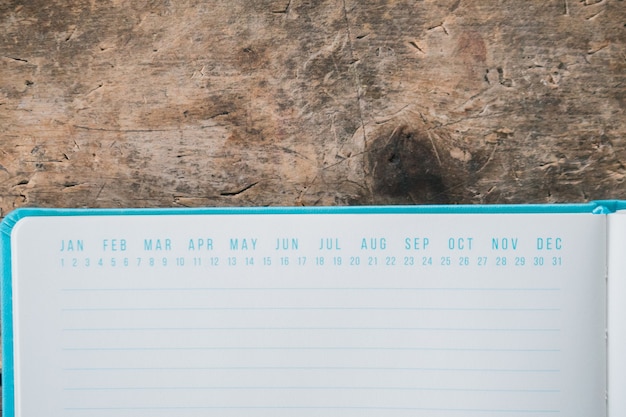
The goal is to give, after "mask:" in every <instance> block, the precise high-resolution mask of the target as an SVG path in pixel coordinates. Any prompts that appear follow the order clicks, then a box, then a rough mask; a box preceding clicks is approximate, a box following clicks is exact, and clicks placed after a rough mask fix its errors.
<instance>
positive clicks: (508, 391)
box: [64, 386, 561, 394]
mask: <svg viewBox="0 0 626 417" xmlns="http://www.w3.org/2000/svg"><path fill="white" fill-rule="evenodd" d="M166 390H172V391H180V390H189V391H211V390H216V391H238V390H242V391H257V390H259V391H263V390H268V391H275V390H279V391H283V390H284V391H287V390H296V391H301V390H314V391H319V390H333V391H336V390H345V391H352V390H354V391H360V390H363V391H442V392H506V393H525V394H529V393H539V394H546V393H549V394H552V393H559V392H561V391H560V390H558V389H478V388H435V387H342V386H328V387H291V386H285V387H262V386H261V387H259V386H249V387H245V386H242V387H226V386H224V387H222V386H212V387H194V386H189V387H69V388H64V391H166Z"/></svg>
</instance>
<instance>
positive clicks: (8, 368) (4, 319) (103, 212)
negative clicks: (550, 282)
mask: <svg viewBox="0 0 626 417" xmlns="http://www.w3.org/2000/svg"><path fill="white" fill-rule="evenodd" d="M622 209H626V201H616V200H599V201H594V202H589V203H582V204H514V205H458V206H444V205H433V206H341V207H211V208H150V209H145V208H140V209H67V208H19V209H16V210H14V211H12V212H11V213H9V215H7V216H6V217H5V219H4V220H3V221H2V223H1V224H0V286H1V291H0V296H1V299H0V305H1V308H2V313H1V328H2V374H3V375H2V416H3V417H14V416H15V398H14V395H15V387H14V352H13V315H12V312H13V297H12V294H13V293H12V285H11V233H12V231H13V229H14V228H15V226H16V225H17V223H18V222H19V221H20V220H21V219H23V218H25V217H44V216H122V215H123V216H135V215H136V216H139V215H176V214H178V215H180V214H185V215H211V214H213V215H218V214H235V215H237V214H270V215H271V214H541V213H543V214H549V213H555V214H567V213H590V214H608V213H612V212H615V211H617V210H622Z"/></svg>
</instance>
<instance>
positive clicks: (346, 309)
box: [61, 307, 560, 312]
mask: <svg viewBox="0 0 626 417" xmlns="http://www.w3.org/2000/svg"><path fill="white" fill-rule="evenodd" d="M271 310H274V311H320V310H321V311H324V310H326V311H330V310H341V311H362V310H363V311H365V310H369V311H527V312H530V311H535V312H554V311H560V309H559V308H495V307H494V308H456V307H164V308H162V307H159V308H156V307H145V308H130V307H129V308H64V309H62V310H61V311H65V312H77V311H81V312H86V311H94V312H96V311H271Z"/></svg>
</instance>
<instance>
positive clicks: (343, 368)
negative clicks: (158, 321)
mask: <svg viewBox="0 0 626 417" xmlns="http://www.w3.org/2000/svg"><path fill="white" fill-rule="evenodd" d="M321 370H324V371H405V372H406V371H409V372H412V371H420V372H481V373H485V372H494V373H558V372H561V371H560V370H559V369H497V368H415V367H414V368H411V367H406V368H398V367H396V368H393V367H358V366H310V367H305V366H217V367H196V366H194V367H161V368H155V367H149V368H64V369H63V371H66V372H95V371H105V372H116V371H133V372H136V371H321Z"/></svg>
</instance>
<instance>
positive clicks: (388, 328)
mask: <svg viewBox="0 0 626 417" xmlns="http://www.w3.org/2000/svg"><path fill="white" fill-rule="evenodd" d="M255 330H261V331H270V330H276V331H300V330H302V331H310V330H324V331H327V330H333V331H334V330H336V331H437V332H524V333H526V332H528V333H532V332H540V333H544V332H560V331H561V329H504V328H503V329H487V328H448V327H118V328H115V327H111V328H64V329H63V331H65V332H124V331H132V332H135V331H141V332H144V331H146V332H149V331H255Z"/></svg>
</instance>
